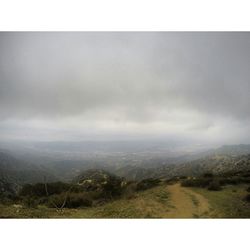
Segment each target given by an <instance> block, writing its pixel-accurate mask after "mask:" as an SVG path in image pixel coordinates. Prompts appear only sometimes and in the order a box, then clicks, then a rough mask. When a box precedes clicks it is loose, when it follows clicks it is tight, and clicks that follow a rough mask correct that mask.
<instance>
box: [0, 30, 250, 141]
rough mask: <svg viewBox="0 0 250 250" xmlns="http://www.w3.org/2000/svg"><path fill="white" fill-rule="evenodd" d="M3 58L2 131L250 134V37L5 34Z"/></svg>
mask: <svg viewBox="0 0 250 250" xmlns="http://www.w3.org/2000/svg"><path fill="white" fill-rule="evenodd" d="M0 56H1V57H0V120H1V124H0V129H1V130H2V131H3V130H4V129H5V132H6V129H7V128H12V126H15V125H16V129H17V130H18V129H21V128H22V129H23V127H26V128H27V127H29V128H30V129H33V130H34V131H41V130H42V129H43V130H46V129H48V130H50V129H53V130H54V131H60V130H63V129H65V128H67V130H68V131H69V134H70V131H72V134H73V133H79V134H81V132H82V131H85V133H88V132H89V131H95V132H98V131H99V132H100V133H105V132H107V131H108V132H112V131H113V132H117V133H118V132H121V131H123V132H124V133H134V134H136V133H140V132H143V133H145V134H148V133H151V134H154V132H156V133H158V134H165V135H170V134H182V135H183V136H184V135H187V134H188V135H189V136H191V137H199V136H204V137H205V136H207V137H210V138H211V136H213V137H216V138H217V137H218V136H219V137H220V138H221V140H225V139H226V138H229V139H230V138H234V140H237V138H238V140H242V139H244V138H246V137H247V134H248V133H249V132H250V131H249V130H250V129H249V123H250V109H249V107H250V98H249V95H250V34H249V33H168V32H165V33H157V32H156V33H32V32H31V33H1V34H0ZM14 124H15V125H14ZM18 124H19V125H18ZM105 129H106V130H105ZM13 130H14V129H12V131H13ZM232 130H233V131H234V135H233V136H232ZM227 131H228V132H227ZM6 134H8V132H6Z"/></svg>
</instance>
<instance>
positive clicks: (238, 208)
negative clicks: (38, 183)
mask: <svg viewBox="0 0 250 250" xmlns="http://www.w3.org/2000/svg"><path fill="white" fill-rule="evenodd" d="M244 195H245V186H244V185H243V186H241V185H239V186H228V187H225V188H224V189H223V190H221V191H217V192H216V191H208V190H206V189H201V188H186V187H182V186H181V185H180V184H179V183H176V184H173V185H161V186H158V187H155V188H152V189H149V190H146V191H143V192H139V193H136V194H134V196H132V197H130V198H126V199H125V198H123V199H120V200H116V201H113V202H110V203H107V204H104V205H102V206H97V207H92V208H80V209H63V210H62V211H56V210H55V209H49V208H46V207H42V206H41V207H38V208H35V209H31V208H23V207H20V206H18V205H16V206H15V205H14V206H13V205H12V206H3V205H2V206H0V217H1V218H237V217H239V218H246V217H248V218H249V217H250V214H249V211H250V207H249V205H248V204H246V203H244V202H243V201H242V197H244Z"/></svg>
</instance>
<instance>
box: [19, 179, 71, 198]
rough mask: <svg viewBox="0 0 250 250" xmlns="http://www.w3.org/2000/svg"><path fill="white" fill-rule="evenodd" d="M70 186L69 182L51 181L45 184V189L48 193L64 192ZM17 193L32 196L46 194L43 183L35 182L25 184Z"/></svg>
mask: <svg viewBox="0 0 250 250" xmlns="http://www.w3.org/2000/svg"><path fill="white" fill-rule="evenodd" d="M70 187H71V185H70V184H68V183H63V182H53V183H48V184H47V190H48V193H49V195H52V194H60V193H63V192H66V191H67V190H68V189H69V188H70ZM19 194H20V195H21V196H33V197H42V196H46V195H47V194H46V188H45V184H44V183H37V184H34V185H31V184H25V185H24V186H23V188H22V189H21V191H20V193H19Z"/></svg>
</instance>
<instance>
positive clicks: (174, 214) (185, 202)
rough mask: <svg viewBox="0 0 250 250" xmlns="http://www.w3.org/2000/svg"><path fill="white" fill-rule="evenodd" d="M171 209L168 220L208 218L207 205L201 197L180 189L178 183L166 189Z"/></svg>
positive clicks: (182, 188) (186, 189) (185, 189)
mask: <svg viewBox="0 0 250 250" xmlns="http://www.w3.org/2000/svg"><path fill="white" fill-rule="evenodd" d="M167 189H168V192H169V194H170V204H171V206H172V208H171V209H170V210H169V211H168V213H167V217H168V218H198V217H203V218H206V217H208V216H209V210H210V209H209V203H208V201H207V199H206V198H204V197H203V196H202V195H200V194H198V193H196V192H194V191H192V190H190V189H188V188H185V187H181V185H180V184H179V183H177V184H174V185H170V186H168V187H167Z"/></svg>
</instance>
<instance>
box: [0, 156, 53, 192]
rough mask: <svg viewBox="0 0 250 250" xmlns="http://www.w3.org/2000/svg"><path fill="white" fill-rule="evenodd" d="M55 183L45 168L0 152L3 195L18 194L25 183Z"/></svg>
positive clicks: (0, 175)
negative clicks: (8, 193) (5, 193)
mask: <svg viewBox="0 0 250 250" xmlns="http://www.w3.org/2000/svg"><path fill="white" fill-rule="evenodd" d="M45 177H46V179H47V181H54V180H56V178H55V177H54V176H52V175H51V174H50V173H49V172H48V171H47V170H46V169H45V168H43V167H41V166H36V165H33V164H30V163H26V162H25V161H22V160H18V159H16V158H15V157H13V156H11V155H10V154H8V153H5V152H0V186H1V193H4V192H16V191H17V190H18V189H19V187H20V185H22V184H24V183H37V182H41V181H44V178H45Z"/></svg>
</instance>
